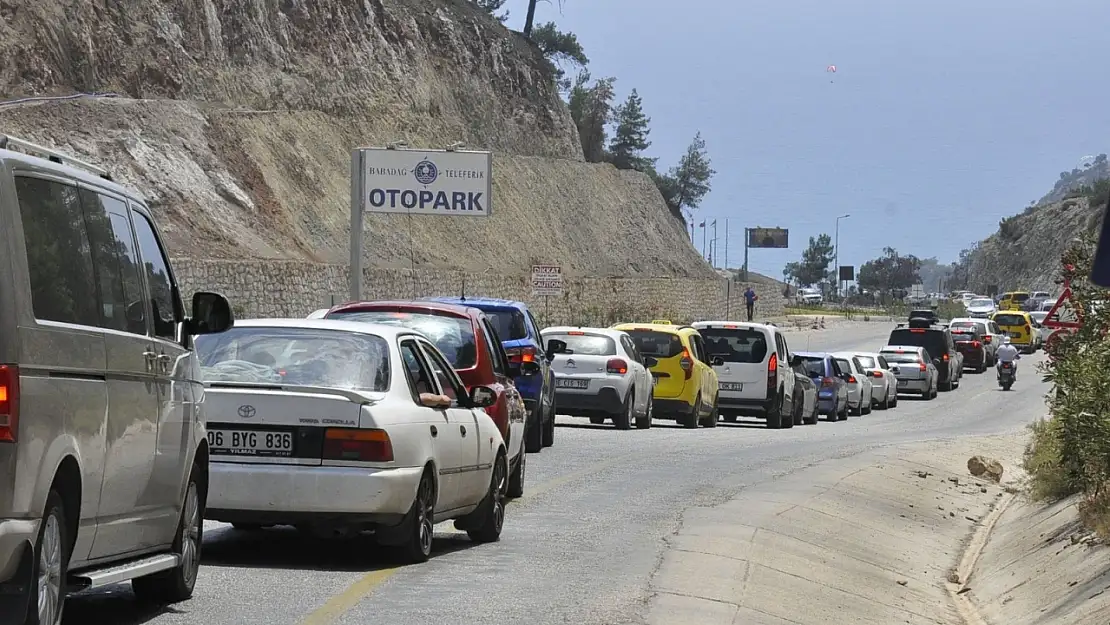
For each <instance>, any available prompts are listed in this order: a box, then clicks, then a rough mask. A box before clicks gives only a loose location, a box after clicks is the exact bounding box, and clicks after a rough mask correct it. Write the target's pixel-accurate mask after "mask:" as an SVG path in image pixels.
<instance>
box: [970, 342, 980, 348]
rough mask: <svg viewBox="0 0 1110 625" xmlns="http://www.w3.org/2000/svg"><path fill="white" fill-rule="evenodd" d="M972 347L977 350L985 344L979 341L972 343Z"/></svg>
mask: <svg viewBox="0 0 1110 625" xmlns="http://www.w3.org/2000/svg"><path fill="white" fill-rule="evenodd" d="M971 346H972V347H974V348H975V349H979V348H980V347H982V346H983V344H982V343H980V342H979V341H972V342H971Z"/></svg>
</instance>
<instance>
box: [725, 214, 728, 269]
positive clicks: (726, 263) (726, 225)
mask: <svg viewBox="0 0 1110 625" xmlns="http://www.w3.org/2000/svg"><path fill="white" fill-rule="evenodd" d="M725 269H728V219H725Z"/></svg>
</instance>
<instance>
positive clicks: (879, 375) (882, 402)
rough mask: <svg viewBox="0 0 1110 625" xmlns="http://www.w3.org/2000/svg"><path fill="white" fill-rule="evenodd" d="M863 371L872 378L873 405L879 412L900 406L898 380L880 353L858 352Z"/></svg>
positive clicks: (857, 356)
mask: <svg viewBox="0 0 1110 625" xmlns="http://www.w3.org/2000/svg"><path fill="white" fill-rule="evenodd" d="M855 356H856V360H858V361H859V364H860V366H861V367H863V371H864V372H865V373H866V374H867V375H868V376H869V377H870V378H871V405H872V406H874V407H875V408H878V409H879V410H886V409H887V408H894V407H895V406H897V405H898V378H897V377H895V375H894V372H893V371H891V370H890V364H889V363H887V361H886V358H884V357H883V355H882V354H879V353H878V352H856V353H855Z"/></svg>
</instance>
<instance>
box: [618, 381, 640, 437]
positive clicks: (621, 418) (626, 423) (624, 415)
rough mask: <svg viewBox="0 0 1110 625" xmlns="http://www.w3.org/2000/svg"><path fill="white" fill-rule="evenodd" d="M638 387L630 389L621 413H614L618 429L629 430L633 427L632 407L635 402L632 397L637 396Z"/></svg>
mask: <svg viewBox="0 0 1110 625" xmlns="http://www.w3.org/2000/svg"><path fill="white" fill-rule="evenodd" d="M635 393H636V389H631V390H629V391H628V395H626V396H625V398H624V404H622V405H621V411H620V414H615V415H613V425H615V426H617V429H618V430H628V429H631V428H632V420H633V419H632V409H633V407H634V403H635V402H633V401H632V398H633V397H635Z"/></svg>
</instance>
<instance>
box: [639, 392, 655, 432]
mask: <svg viewBox="0 0 1110 625" xmlns="http://www.w3.org/2000/svg"><path fill="white" fill-rule="evenodd" d="M654 409H655V402H654V401H652V399H651V398H650V397H648V400H647V408H644V416H642V417H636V429H638V430H646V429H648V428H650V427H651V417H652V412H654Z"/></svg>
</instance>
